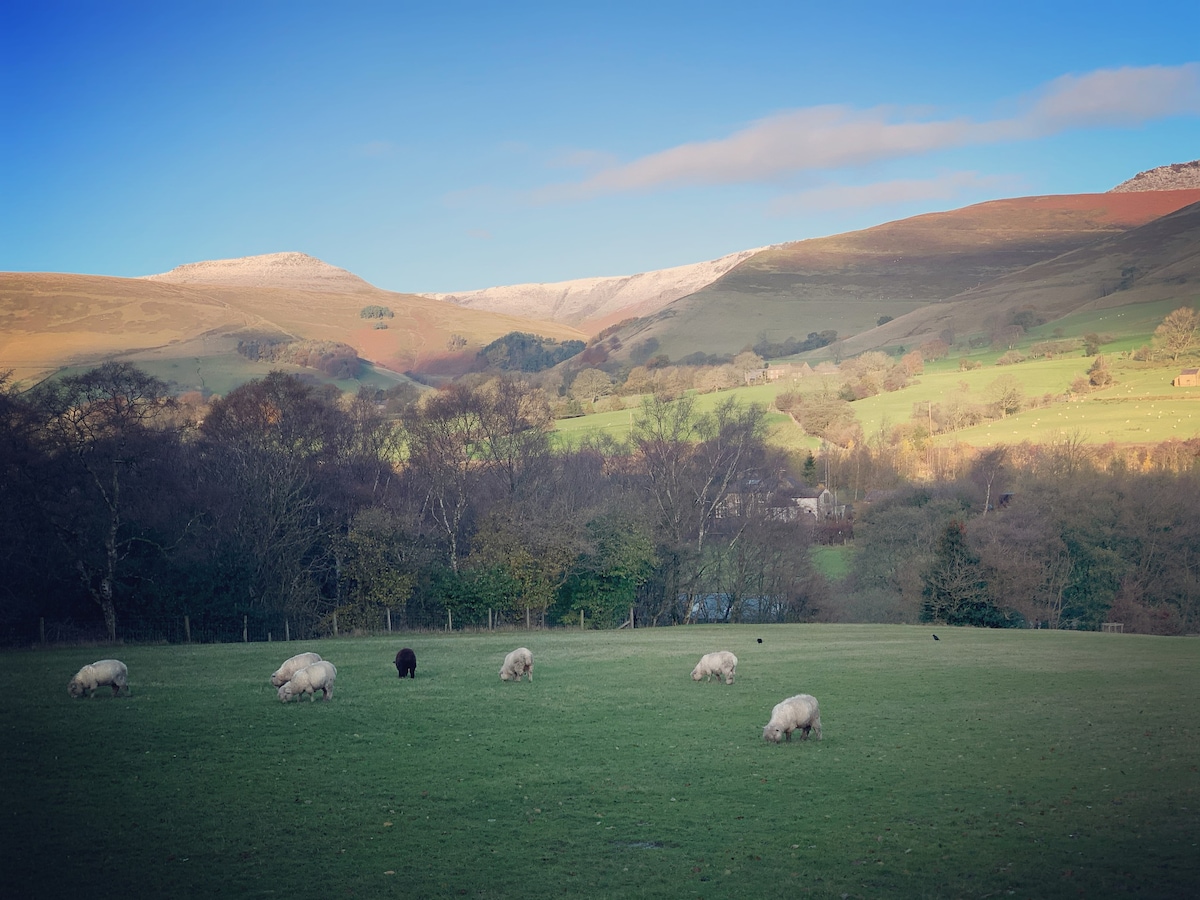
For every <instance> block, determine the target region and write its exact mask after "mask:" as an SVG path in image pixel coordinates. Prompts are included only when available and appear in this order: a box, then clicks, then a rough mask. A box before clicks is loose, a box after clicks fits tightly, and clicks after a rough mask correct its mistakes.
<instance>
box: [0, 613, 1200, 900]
mask: <svg viewBox="0 0 1200 900" xmlns="http://www.w3.org/2000/svg"><path fill="white" fill-rule="evenodd" d="M936 630H937V632H938V635H939V637H940V638H941V640H940V641H936V642H935V641H933V640H932V639H931V638H930V629H928V628H917V627H903V626H760V627H753V626H725V627H721V626H704V627H691V628H674V629H646V630H638V631H635V632H632V633H631V632H628V631H620V632H604V633H580V632H567V631H561V632H538V633H526V632H515V633H505V634H500V633H496V634H486V633H485V634H467V635H464V634H456V635H444V634H420V635H409V636H405V637H394V638H388V639H384V638H365V639H345V638H343V639H340V640H330V641H319V642H314V643H312V644H306V645H304V648H305V649H309V648H311V649H315V650H317V651H318V652H320V653H321V654H322V655H324V656H326V657H328V658H329V659H331V660H332V661H333V662H334V663H335V664H336V665H337V666H338V684H337V690H336V695H335V697H334V699H333V701H332V702H331V703H328V704H326V703H320V702H316V703H309V702H308V701H301V702H298V703H295V702H294V703H291V704H288V705H282V704H280V703H279V702H278V701H277V700H276V699H275V693H274V690H273V689H272V688H271V687H270V685H269V684H268V683H267V677H268V675H269V674H270V672H271V671H272V670H273V669H274V668H275V666H276V665H277V664H278V663H279V661H281V660H282V658H283V657H285V656H286V655H288V654H289V653H290V652H296V651H299V650H300V649H302V648H301V647H300V646H298V645H295V644H292V645H284V644H279V645H278V646H277V645H273V644H252V645H216V646H213V645H205V646H188V647H167V646H130V647H122V648H120V649H119V651H117V653H115V654H113V655H118V656H120V657H121V658H123V659H124V660H125V661H126V662H127V663H128V665H129V669H130V683H131V687H132V695H131V696H129V697H123V698H119V699H115V700H114V699H113V698H111V696H97V697H96V698H94V699H91V700H71V699H70V698H69V697H68V696H67V693H66V689H65V688H66V682H67V679H68V678H69V677H70V675H71V674H73V673H74V671H75V670H76V669H77V668H78V667H79V666H80V665H81V664H83V663H86V662H91V661H92V660H94V659H96V658H99V657H102V656H106V655H109V653H108V652H107V651H105V650H103V649H99V648H70V649H65V648H63V649H52V650H46V651H16V652H9V653H6V654H4V664H5V669H6V671H7V672H8V676H7V680H8V683H9V690H8V697H9V709H8V713H7V715H6V716H5V717H4V725H3V727H4V729H5V733H4V736H3V737H4V739H3V741H2V743H0V747H2V748H3V749H2V750H0V763H2V765H0V772H3V773H4V786H5V795H6V801H7V802H6V804H5V811H4V815H3V822H4V827H3V832H2V833H0V837H2V839H3V841H4V846H5V851H6V852H5V863H4V867H5V869H6V870H7V872H6V875H5V881H6V882H7V884H8V886H9V887H8V889H7V890H8V891H10V892H11V893H9V895H10V896H14V897H16V896H20V897H64V896H82V895H85V894H86V895H87V896H91V897H118V896H139V897H157V896H163V897H166V896H215V895H221V896H267V895H270V896H289V895H292V896H298V895H304V896H322V897H333V896H338V897H340V896H360V897H362V896H369V897H443V896H444V897H455V896H470V897H510V896H522V897H551V896H596V897H606V896H612V897H617V896H641V897H669V898H675V897H690V896H695V897H733V896H743V897H768V896H783V895H788V896H790V895H813V896H832V897H880V896H912V897H921V896H924V897H934V896H937V897H947V896H966V897H976V896H978V897H983V896H994V895H999V896H1006V895H1009V894H1012V895H1015V896H1038V897H1078V896H1091V897H1095V896H1105V895H1111V894H1114V893H1119V892H1130V893H1136V894H1138V895H1139V896H1144V897H1180V896H1187V895H1190V894H1191V893H1192V892H1193V891H1194V886H1195V885H1196V884H1197V883H1200V852H1198V849H1197V845H1196V844H1197V835H1198V834H1200V796H1198V795H1197V788H1200V774H1197V763H1198V762H1200V753H1198V752H1197V750H1196V746H1197V744H1196V742H1197V738H1198V737H1200V735H1198V733H1197V732H1198V730H1200V716H1198V713H1200V699H1198V698H1200V642H1197V641H1194V640H1191V639H1186V638H1175V639H1172V638H1153V637H1142V636H1134V635H1107V634H1094V633H1069V632H1064V633H1053V632H1045V631H1039V632H1030V631H1023V632H1001V631H985V630H971V629H951V628H945V629H943V628H939V629H936ZM758 638H762V639H763V643H762V644H758V643H757V639H758ZM403 644H408V645H409V646H412V647H414V648H415V649H416V651H417V656H418V668H417V678H416V680H415V681H405V682H400V681H399V680H398V679H397V678H396V673H395V669H394V668H393V667H392V664H391V660H392V657H393V656H394V654H395V651H396V649H398V648H399V647H400V646H401V645H403ZM519 644H524V645H526V646H529V647H530V648H531V649H532V650H533V652H534V656H535V660H536V668H535V675H536V681H535V683H533V684H529V683H522V684H520V685H516V684H505V683H502V682H501V681H500V680H499V679H498V677H497V671H498V669H499V666H500V662H501V659H502V657H503V654H504V653H505V652H506V651H507V650H509V649H511V648H512V647H514V646H517V645H519ZM722 647H724V648H728V649H731V650H733V651H734V652H735V653H736V654H738V656H739V659H740V664H739V667H738V679H737V683H736V684H734V685H732V686H729V687H726V686H724V685H716V684H703V683H702V684H695V683H693V682H692V681H691V680H690V679H689V678H688V673H689V672H690V670H691V667H692V666H693V665H694V663H695V660H696V659H697V658H698V657H699V655H700V654H701V653H703V652H706V651H709V650H713V649H718V648H722ZM800 691H805V692H809V693H812V694H814V695H816V696H817V697H818V698H819V699H820V701H821V707H822V713H823V715H822V719H823V724H824V730H825V739H824V740H823V741H821V742H819V743H818V742H813V741H810V742H807V743H802V742H799V741H793V742H792V743H791V744H782V745H779V746H774V745H768V744H766V743H764V742H763V741H762V739H761V726H762V725H763V724H764V723H765V722H766V720H767V717H768V715H769V712H770V708H771V706H772V705H773V704H774V703H776V702H778V701H779V700H780V699H783V698H784V697H786V696H789V695H791V694H793V693H797V692H800Z"/></svg>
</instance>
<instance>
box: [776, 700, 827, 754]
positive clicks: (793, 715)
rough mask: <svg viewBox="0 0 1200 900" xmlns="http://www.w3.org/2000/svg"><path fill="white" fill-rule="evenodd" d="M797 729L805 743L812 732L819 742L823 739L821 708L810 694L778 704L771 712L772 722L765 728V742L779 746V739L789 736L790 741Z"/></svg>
mask: <svg viewBox="0 0 1200 900" xmlns="http://www.w3.org/2000/svg"><path fill="white" fill-rule="evenodd" d="M797 729H800V731H802V732H803V734H801V735H800V739H801V740H803V741H807V740H808V733H809V732H810V731H811V732H812V733H813V734H814V735H815V736H816V738H817V740H818V741H819V740H820V739H821V708H820V707H819V706H818V705H817V698H816V697H813V696H812V695H810V694H797V695H796V696H795V697H788V698H787V699H786V700H784V701H783V702H782V703H776V704H775V708H774V709H773V710H771V721H770V722H768V723H767V724H766V725H764V726H763V740H764V741H770V742H771V743H772V744H778V743H779V739H780V738H781V737H783V736H784V735H787V739H788V740H789V741H790V740H791V739H792V732H793V731H795V730H797Z"/></svg>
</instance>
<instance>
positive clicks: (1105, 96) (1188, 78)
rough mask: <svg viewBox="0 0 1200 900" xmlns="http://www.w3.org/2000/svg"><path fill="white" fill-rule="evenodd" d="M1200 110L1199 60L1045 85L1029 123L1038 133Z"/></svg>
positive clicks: (1064, 78) (1128, 122)
mask: <svg viewBox="0 0 1200 900" xmlns="http://www.w3.org/2000/svg"><path fill="white" fill-rule="evenodd" d="M1197 113H1200V63H1188V64H1187V65H1182V66H1145V67H1142V68H1133V67H1128V66H1127V67H1125V68H1121V69H1101V70H1099V71H1096V72H1089V73H1087V74H1086V75H1064V76H1062V77H1061V78H1056V79H1055V80H1054V81H1052V82H1050V83H1049V84H1048V85H1046V87H1045V89H1044V91H1043V92H1042V95H1041V96H1040V97H1039V98H1038V99H1037V101H1036V103H1035V104H1034V106H1033V109H1032V110H1031V111H1030V113H1029V115H1028V118H1027V121H1028V123H1029V124H1030V125H1031V126H1032V127H1033V128H1034V130H1036V131H1038V132H1040V133H1054V132H1058V131H1063V130H1065V129H1067V128H1089V127H1094V126H1104V125H1118V126H1119V125H1136V124H1139V123H1141V122H1146V121H1149V120H1151V119H1161V118H1165V117H1167V116H1175V115H1196V114H1197Z"/></svg>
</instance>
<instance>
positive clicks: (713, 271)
mask: <svg viewBox="0 0 1200 900" xmlns="http://www.w3.org/2000/svg"><path fill="white" fill-rule="evenodd" d="M758 252H760V250H743V251H741V252H740V253H731V254H730V255H728V256H722V257H721V258H720V259H714V260H711V261H709V262H702V263H693V264H691V265H687V266H675V267H674V268H671V269H659V270H657V271H654V272H642V273H640V274H638V275H614V276H609V277H600V278H579V279H575V280H573V281H557V282H552V283H549V284H513V285H508V286H506V287H490V288H484V289H482V290H478V291H461V292H459V293H452V294H422V296H424V297H429V298H431V299H434V300H447V301H449V302H451V303H457V304H458V305H460V306H466V307H469V308H470V309H482V310H487V311H488V312H498V313H509V314H512V315H519V316H525V317H527V318H532V319H550V320H552V321H556V322H566V323H569V324H572V325H578V324H579V323H581V322H584V321H589V320H593V321H594V320H597V319H610V320H613V321H615V320H616V319H617V318H621V317H622V315H621V314H623V315H629V316H634V315H646V314H648V313H650V312H654V311H655V310H658V309H661V308H662V307H664V306H666V305H667V304H668V303H671V302H673V301H675V300H678V299H679V298H680V297H686V296H687V295H688V294H693V293H695V292H696V291H698V290H700V289H701V288H703V287H707V286H708V285H710V284H712V283H713V282H714V281H716V280H717V279H718V278H720V277H721V276H722V275H724V274H725V273H726V272H728V271H729V270H730V269H732V268H733V267H734V266H736V265H737V264H738V263H740V262H742V261H744V260H746V259H749V258H750V257H751V256H753V255H754V254H756V253H758Z"/></svg>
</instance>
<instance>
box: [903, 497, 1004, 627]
mask: <svg viewBox="0 0 1200 900" xmlns="http://www.w3.org/2000/svg"><path fill="white" fill-rule="evenodd" d="M924 579H925V587H924V588H923V589H922V591H921V595H922V597H923V598H924V599H923V600H922V601H921V621H922V622H939V623H944V624H946V625H983V626H987V627H990V628H998V627H1002V626H1004V625H1005V624H1007V621H1006V617H1005V615H1004V614H1003V613H1002V612H1001V611H1000V610H999V609H997V608H996V606H995V604H994V603H992V600H991V597H990V595H989V592H988V584H987V580H986V578H985V577H984V570H983V566H982V565H981V564H980V561H979V557H978V556H977V555H975V553H973V552H972V551H971V549H970V548H969V547H968V546H967V537H966V531H965V529H964V527H963V523H962V522H961V521H960V520H958V519H952V520H951V521H950V522H949V524H947V525H946V530H945V531H944V532H942V536H941V537H940V538H939V539H938V546H937V551H936V553H935V554H934V557H933V562H932V563H931V564H930V566H929V568H928V569H926V570H925V575H924Z"/></svg>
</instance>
